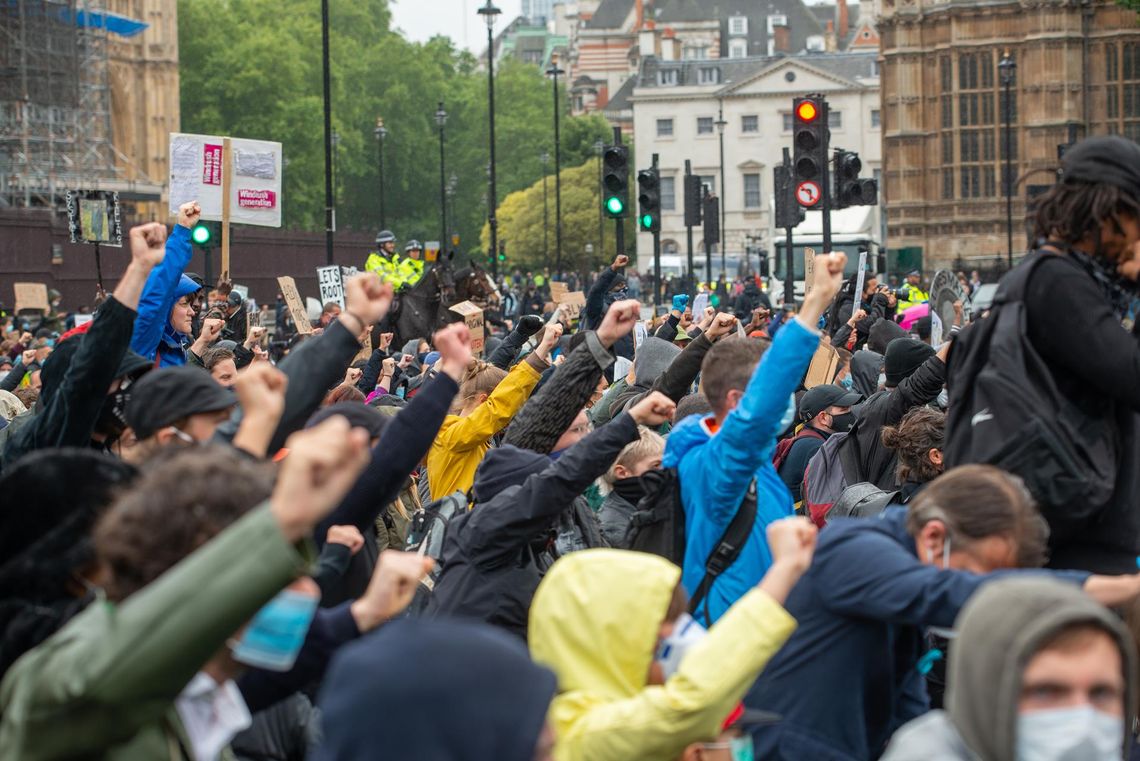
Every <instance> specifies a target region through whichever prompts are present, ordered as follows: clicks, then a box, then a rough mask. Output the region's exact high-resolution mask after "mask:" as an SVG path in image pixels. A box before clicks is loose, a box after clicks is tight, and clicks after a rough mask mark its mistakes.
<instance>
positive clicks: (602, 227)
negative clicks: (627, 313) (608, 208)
mask: <svg viewBox="0 0 1140 761" xmlns="http://www.w3.org/2000/svg"><path fill="white" fill-rule="evenodd" d="M605 150H606V144H605V143H603V142H602V141H601V140H599V141H597V142H596V143H594V155H595V156H597V157H598V202H597V204H595V205H596V206H597V207H598V256H599V257H601V258H602V259H605V258H606V224H605V222H606V218H605V212H603V211H602V153H604V152H605ZM591 266H593V265H591Z"/></svg>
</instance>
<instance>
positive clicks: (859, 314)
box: [847, 309, 867, 327]
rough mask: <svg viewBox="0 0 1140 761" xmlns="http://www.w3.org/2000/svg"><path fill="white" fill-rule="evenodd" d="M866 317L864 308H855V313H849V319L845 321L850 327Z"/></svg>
mask: <svg viewBox="0 0 1140 761" xmlns="http://www.w3.org/2000/svg"><path fill="white" fill-rule="evenodd" d="M866 317H867V311H866V310H865V309H856V310H855V313H854V314H852V315H851V319H850V320H848V321H847V324H848V325H850V326H851V327H855V324H856V323H857V322H859V321H860V320H863V319H865V318H866Z"/></svg>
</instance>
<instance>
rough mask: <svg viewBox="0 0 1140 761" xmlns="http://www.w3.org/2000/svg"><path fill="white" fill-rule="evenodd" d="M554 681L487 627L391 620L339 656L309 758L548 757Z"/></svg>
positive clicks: (434, 760) (432, 760)
mask: <svg viewBox="0 0 1140 761" xmlns="http://www.w3.org/2000/svg"><path fill="white" fill-rule="evenodd" d="M492 685H493V689H488V688H489V687H490V686H492ZM555 687H556V684H555V680H554V675H553V674H551V673H550V671H549V670H548V669H546V668H543V667H542V666H537V665H535V664H534V662H533V661H531V659H530V657H529V655H528V654H527V651H526V648H525V647H523V646H522V644H521V643H520V642H518V640H516V639H515V638H513V637H510V636H508V635H506V634H503V633H502V632H500V631H497V630H496V629H494V628H492V627H489V626H486V625H483V624H477V623H473V622H465V621H458V620H447V619H440V620H434V621H431V620H425V619H422V618H412V619H406V620H403V621H398V622H395V623H392V624H389V625H387V626H385V627H383V628H382V629H380V630H379V631H377V632H376V634H374V635H371V636H369V637H365V638H363V639H361V640H360V641H358V642H354V643H353V644H351V645H348V646H346V647H345V648H344V649H343V650H342V651H341V652H340V653H339V654H338V655H337V656H336V658H335V660H334V661H333V664H332V666H331V667H330V669H329V672H328V676H327V677H326V679H325V683H324V686H323V688H322V690H321V693H320V699H319V705H320V708H321V711H322V729H323V734H324V737H323V739H322V741H321V742H320V744H319V745H318V746H317V747H316V748H315V749H314V750H313V751H312V753H311V754H310V755H309V759H310V761H357V760H358V759H364V758H375V757H377V755H378V754H381V752H382V754H383V755H384V756H385V757H390V758H404V759H416V761H485V760H486V759H495V761H550V751H551V746H552V744H553V738H552V735H551V732H550V731H549V729H548V728H547V720H546V713H547V707H548V706H549V705H550V700H551V698H553V697H554V691H555ZM377 716H383V717H384V721H383V723H381V724H378V723H377V721H376V717H377ZM385 727H387V729H385ZM393 729H394V730H395V731H392V730H393Z"/></svg>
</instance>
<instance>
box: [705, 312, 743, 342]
mask: <svg viewBox="0 0 1140 761" xmlns="http://www.w3.org/2000/svg"><path fill="white" fill-rule="evenodd" d="M735 329H736V315H733V314H728V313H727V312H724V313H721V314H718V315H717V316H716V319H714V320H713V322H712V325H710V326H709V328H708V330H706V331H705V335H707V336H708V337H709V340H710V341H719V340H720V339H721V338H724V337H725V336H727V335H728V334H729V333H730V332H732V331H733V330H735Z"/></svg>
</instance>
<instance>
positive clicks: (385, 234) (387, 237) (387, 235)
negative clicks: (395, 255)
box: [376, 230, 396, 246]
mask: <svg viewBox="0 0 1140 761" xmlns="http://www.w3.org/2000/svg"><path fill="white" fill-rule="evenodd" d="M395 242H396V236H395V235H394V234H393V233H392V231H391V230H381V231H380V234H379V235H377V236H376V245H377V246H381V245H383V244H385V243H395Z"/></svg>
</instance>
